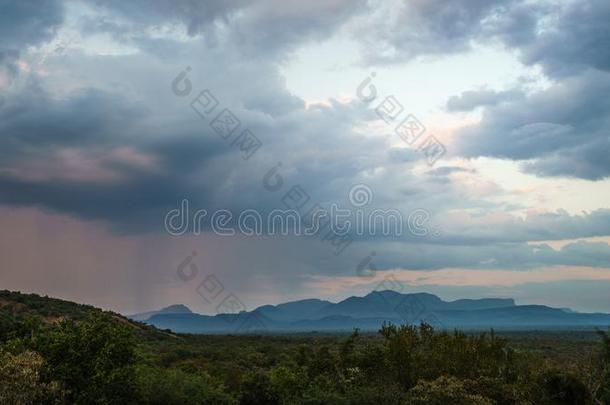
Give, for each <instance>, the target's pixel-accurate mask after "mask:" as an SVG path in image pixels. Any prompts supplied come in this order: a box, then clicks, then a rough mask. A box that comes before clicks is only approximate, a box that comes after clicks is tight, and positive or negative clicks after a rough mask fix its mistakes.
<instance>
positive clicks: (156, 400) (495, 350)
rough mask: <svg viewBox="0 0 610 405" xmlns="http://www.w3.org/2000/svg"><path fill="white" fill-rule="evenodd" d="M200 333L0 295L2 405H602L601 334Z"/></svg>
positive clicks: (606, 355) (609, 391) (608, 339)
mask: <svg viewBox="0 0 610 405" xmlns="http://www.w3.org/2000/svg"><path fill="white" fill-rule="evenodd" d="M594 336H596V335H592V334H589V333H587V332H578V333H577V332H574V333H568V332H566V333H563V334H557V333H551V332H541V333H531V332H530V333H521V334H505V335H503V336H498V335H497V334H494V333H493V332H489V333H485V334H476V335H475V334H465V333H461V332H457V331H456V332H445V331H437V330H434V329H433V328H432V327H431V326H429V325H426V324H422V325H419V326H415V325H402V326H397V325H385V326H384V327H383V328H381V330H380V331H379V333H378V334H360V333H358V331H354V333H352V334H351V335H344V336H332V335H320V334H308V335H297V336H205V335H174V334H171V333H167V332H162V331H157V330H154V329H152V328H150V327H145V326H144V325H141V324H138V323H134V322H130V321H127V320H126V319H125V318H123V317H121V316H119V315H117V314H113V313H109V312H102V311H100V310H97V309H95V308H93V307H87V306H82V305H78V304H74V303H68V302H65V301H61V300H53V299H49V298H43V297H38V296H35V295H24V294H18V293H9V292H0V403H2V404H4V403H7V404H38V403H41V404H42V403H44V404H49V403H50V404H52V403H57V404H64V403H70V404H71V403H77V404H132V403H143V404H375V405H381V404H448V403H452V404H588V403H606V404H610V367H608V365H610V336H609V335H607V334H605V333H603V332H600V333H599V336H598V337H597V338H594Z"/></svg>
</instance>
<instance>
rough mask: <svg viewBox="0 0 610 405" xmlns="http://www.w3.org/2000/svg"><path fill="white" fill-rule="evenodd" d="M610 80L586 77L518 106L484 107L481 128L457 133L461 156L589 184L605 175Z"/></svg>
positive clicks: (609, 166)
mask: <svg viewBox="0 0 610 405" xmlns="http://www.w3.org/2000/svg"><path fill="white" fill-rule="evenodd" d="M609 91H610V75H609V74H607V73H601V72H589V73H587V74H585V75H581V76H577V77H572V78H569V79H566V80H564V81H562V82H560V83H558V84H555V85H553V86H551V87H550V88H549V89H546V90H542V91H539V92H537V93H535V94H532V95H531V96H530V97H528V98H527V99H526V100H522V101H520V102H514V103H508V104H502V105H498V106H494V107H488V108H487V109H486V110H485V113H484V115H483V119H482V121H481V123H480V124H478V125H475V126H473V127H470V128H467V129H465V130H464V131H462V136H461V137H460V139H459V141H458V148H459V149H460V152H461V153H462V154H463V155H464V156H467V157H476V156H493V157H499V158H509V159H513V160H523V161H526V160H530V159H532V160H534V161H533V162H526V163H527V164H526V165H525V166H524V167H525V169H526V170H528V171H532V172H534V173H536V174H538V175H545V176H568V177H580V178H585V179H590V180H596V179H601V178H604V177H607V176H608V175H610V164H609V161H608V160H607V159H604V158H603V155H604V154H605V155H607V154H608V152H610V150H609V149H608V145H609V142H608V139H609V135H608V134H609V133H608V128H610V119H609V117H610V103H609V102H608V99H607V97H605V95H606V94H607V93H608V92H609Z"/></svg>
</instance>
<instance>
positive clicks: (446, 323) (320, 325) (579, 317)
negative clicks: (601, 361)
mask: <svg viewBox="0 0 610 405" xmlns="http://www.w3.org/2000/svg"><path fill="white" fill-rule="evenodd" d="M151 313H153V315H152V316H150V317H149V318H148V319H144V320H142V321H143V322H146V323H149V324H151V325H154V326H156V327H158V328H163V329H171V330H174V331H176V332H187V333H252V332H314V331H350V330H352V329H353V328H359V329H362V330H377V329H378V328H379V327H381V325H383V324H384V323H387V322H392V323H416V324H418V323H420V322H426V323H429V324H431V325H433V326H436V327H439V328H444V329H449V328H458V329H459V328H461V329H489V328H498V329H535V328H583V327H584V328H594V327H605V326H609V325H610V314H603V313H578V312H574V311H571V310H566V308H553V307H549V306H546V305H517V304H516V303H515V300H514V299H512V298H481V299H458V300H454V301H444V300H443V299H441V298H440V297H438V296H436V295H434V294H430V293H425V292H419V293H409V294H405V293H399V292H396V291H392V290H384V291H372V292H370V293H369V294H367V295H365V296H351V297H348V298H345V299H343V300H341V301H338V302H330V301H326V300H321V299H317V298H310V299H303V300H296V301H289V302H285V303H280V304H277V305H271V304H267V305H261V306H259V307H257V308H255V309H254V310H252V311H242V312H240V313H239V314H217V315H201V314H195V313H192V312H191V313H180V314H175V313H167V312H165V313H162V312H159V311H151Z"/></svg>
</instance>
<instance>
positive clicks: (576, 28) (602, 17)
mask: <svg viewBox="0 0 610 405" xmlns="http://www.w3.org/2000/svg"><path fill="white" fill-rule="evenodd" d="M558 14H559V15H558V16H557V17H556V18H555V20H554V21H553V23H552V24H551V25H550V27H547V28H546V29H543V30H540V33H539V34H538V35H537V36H536V38H534V39H533V40H531V41H528V42H526V43H520V44H518V49H520V50H521V52H522V60H523V61H524V62H525V63H527V64H534V63H541V64H542V65H543V66H544V68H545V71H546V72H547V74H550V75H552V76H561V75H566V74H572V73H576V72H578V71H579V70H582V69H584V68H588V67H591V68H595V69H599V70H603V71H610V49H609V47H608V43H609V42H610V26H609V25H608V21H609V20H610V3H608V2H607V1H605V0H586V1H572V2H566V3H565V4H564V5H563V7H562V9H561V11H560V12H559V13H558Z"/></svg>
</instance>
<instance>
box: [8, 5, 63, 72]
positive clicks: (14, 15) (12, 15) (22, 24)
mask: <svg viewBox="0 0 610 405" xmlns="http://www.w3.org/2000/svg"><path fill="white" fill-rule="evenodd" d="M62 21H63V5H62V2H61V1H60V0H57V1H56V0H42V1H34V0H24V1H11V0H1V1H0V67H2V66H4V67H6V68H7V69H8V71H9V73H10V74H12V75H14V74H15V73H16V72H17V68H16V66H15V61H16V60H17V58H18V57H19V54H20V52H21V51H22V50H23V49H24V48H26V47H27V46H31V45H38V44H40V43H43V42H45V41H48V40H50V39H51V38H52V37H53V36H54V35H55V31H56V29H57V28H58V26H59V25H60V24H61V22H62Z"/></svg>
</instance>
